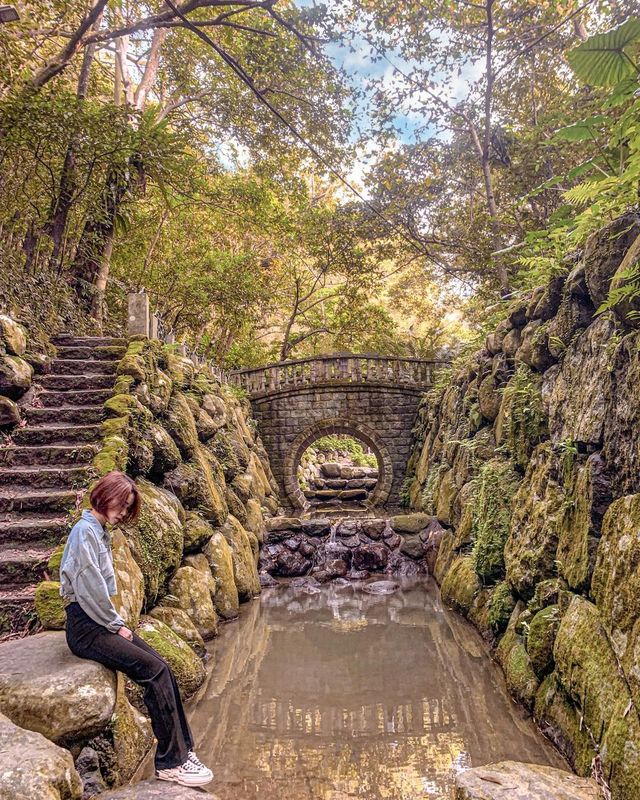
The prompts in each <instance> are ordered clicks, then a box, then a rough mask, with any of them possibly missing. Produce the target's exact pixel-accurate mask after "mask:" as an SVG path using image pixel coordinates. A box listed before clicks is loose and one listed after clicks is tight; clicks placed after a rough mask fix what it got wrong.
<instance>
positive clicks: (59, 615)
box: [35, 581, 67, 631]
mask: <svg viewBox="0 0 640 800" xmlns="http://www.w3.org/2000/svg"><path fill="white" fill-rule="evenodd" d="M35 606H36V614H37V615H38V619H39V620H40V624H41V625H42V627H43V628H44V629H45V630H48V631H60V630H62V629H63V628H64V626H65V623H66V621H67V615H66V614H65V610H64V605H63V603H62V597H60V583H59V582H58V581H41V582H40V583H39V584H38V585H37V586H36V593H35Z"/></svg>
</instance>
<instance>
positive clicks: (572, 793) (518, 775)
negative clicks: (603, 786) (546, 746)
mask: <svg viewBox="0 0 640 800" xmlns="http://www.w3.org/2000/svg"><path fill="white" fill-rule="evenodd" d="M452 797H453V800H601V798H602V795H601V793H600V791H599V789H598V786H597V784H596V783H595V781H592V780H590V779H588V778H579V777H578V776H577V775H574V774H573V773H572V772H565V771H564V770H561V769H555V768H554V767H543V766H540V765H539V764H522V763H520V762H518V761H501V762H500V763H498V764H487V765H486V766H484V767H474V769H469V770H466V771H465V772H461V773H460V774H459V775H457V776H456V779H455V789H454V790H453V795H452Z"/></svg>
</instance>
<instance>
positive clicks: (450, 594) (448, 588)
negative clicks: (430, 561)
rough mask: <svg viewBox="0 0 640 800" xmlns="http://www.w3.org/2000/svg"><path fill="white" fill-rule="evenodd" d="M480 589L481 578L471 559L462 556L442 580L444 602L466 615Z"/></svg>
mask: <svg viewBox="0 0 640 800" xmlns="http://www.w3.org/2000/svg"><path fill="white" fill-rule="evenodd" d="M480 589H481V586H480V580H479V578H478V576H477V574H476V572H475V570H474V568H473V563H472V561H471V559H470V558H469V557H468V556H460V557H458V558H457V559H456V560H455V561H454V562H453V564H452V566H451V568H450V569H449V571H448V572H447V574H446V576H445V577H444V580H443V581H442V586H441V587H440V591H441V595H442V602H443V603H445V604H446V605H447V606H449V607H450V608H453V609H454V610H455V611H457V612H458V613H459V614H462V615H463V616H465V617H466V616H468V614H469V612H470V610H471V607H472V606H473V602H474V600H475V598H476V595H477V594H478V593H479V591H480Z"/></svg>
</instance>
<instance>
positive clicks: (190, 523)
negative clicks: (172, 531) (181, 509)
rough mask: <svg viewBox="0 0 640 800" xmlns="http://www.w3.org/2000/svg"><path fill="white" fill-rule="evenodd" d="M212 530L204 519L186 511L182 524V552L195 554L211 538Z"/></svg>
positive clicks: (193, 512)
mask: <svg viewBox="0 0 640 800" xmlns="http://www.w3.org/2000/svg"><path fill="white" fill-rule="evenodd" d="M213 533H214V530H213V528H212V526H211V524H210V523H209V522H207V521H206V519H203V518H202V517H201V516H200V515H199V514H198V513H197V512H195V511H187V514H186V520H185V523H184V552H185V553H196V552H198V551H199V550H202V548H203V547H204V546H205V544H206V543H207V542H208V541H209V539H210V538H211V537H212V536H213Z"/></svg>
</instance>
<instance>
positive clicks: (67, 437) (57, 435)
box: [11, 425, 100, 447]
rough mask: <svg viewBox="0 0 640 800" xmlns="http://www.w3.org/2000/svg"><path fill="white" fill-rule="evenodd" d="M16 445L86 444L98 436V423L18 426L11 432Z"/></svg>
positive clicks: (96, 439)
mask: <svg viewBox="0 0 640 800" xmlns="http://www.w3.org/2000/svg"><path fill="white" fill-rule="evenodd" d="M11 438H12V439H13V442H14V444H15V445H16V446H17V447H23V446H30V445H34V446H43V445H45V446H46V445H58V444H60V445H61V444H68V445H71V444H86V443H90V442H96V441H98V439H99V438H100V425H49V426H44V425H43V426H40V427H37V428H36V427H31V426H30V425H27V426H26V427H25V428H18V429H17V430H16V431H14V433H13V434H12V437H11Z"/></svg>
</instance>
